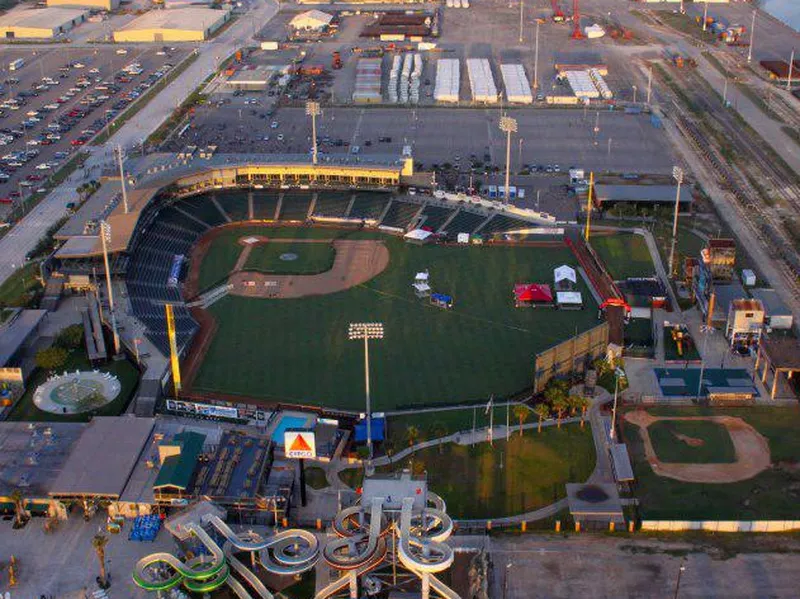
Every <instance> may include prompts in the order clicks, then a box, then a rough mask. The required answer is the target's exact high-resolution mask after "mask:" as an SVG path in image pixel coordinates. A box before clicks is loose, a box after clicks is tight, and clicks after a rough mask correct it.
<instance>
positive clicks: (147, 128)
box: [0, 0, 278, 284]
mask: <svg viewBox="0 0 800 599" xmlns="http://www.w3.org/2000/svg"><path fill="white" fill-rule="evenodd" d="M277 10H278V5H277V4H276V3H275V2H274V1H273V0H265V1H264V2H261V3H259V4H258V5H257V6H256V8H254V9H253V10H252V11H251V12H250V13H248V14H247V15H245V16H243V17H242V18H240V19H239V20H237V21H236V22H235V23H234V24H233V25H231V27H230V28H229V29H227V30H225V31H223V32H222V33H221V34H220V35H219V36H218V37H216V38H214V39H213V40H211V41H210V42H208V43H206V44H203V45H202V46H201V47H200V48H199V49H198V53H199V58H198V59H197V60H196V61H195V62H194V63H192V65H191V66H190V67H189V68H188V69H186V70H185V71H184V72H183V73H181V74H180V75H179V76H178V77H177V79H175V80H174V81H173V82H172V83H171V84H170V85H169V86H167V88H166V89H165V90H163V91H162V92H161V93H159V94H158V95H157V96H156V97H155V98H153V99H152V100H151V101H150V102H149V103H148V104H147V106H145V107H144V108H143V109H142V110H140V111H139V112H138V113H137V114H136V116H134V117H133V118H132V119H131V120H130V121H128V122H127V123H126V124H125V125H124V126H123V127H122V128H121V129H120V130H119V131H117V133H116V134H115V135H113V136H112V138H111V140H110V141H109V142H108V143H107V144H106V145H105V146H97V147H92V148H90V149H89V151H90V153H91V156H90V157H89V159H88V160H87V163H86V167H85V168H83V169H79V170H78V171H76V172H75V173H73V174H72V176H71V177H69V178H68V179H67V180H66V181H64V182H63V183H62V184H61V185H59V186H58V187H57V188H56V189H54V190H53V191H52V192H51V193H50V194H48V196H47V197H46V198H44V199H43V200H42V201H41V202H40V203H39V205H38V206H37V207H36V208H35V209H34V210H33V211H31V212H30V213H29V214H28V215H27V216H26V217H25V218H24V219H22V220H21V221H19V222H18V223H17V224H16V225H15V226H14V228H13V229H12V230H11V231H10V232H9V233H8V234H6V235H5V236H4V237H3V238H2V239H0V284H2V283H3V282H4V281H5V280H6V279H7V278H8V277H9V276H10V275H11V274H12V273H13V272H14V270H16V268H18V267H19V265H21V264H22V263H23V262H24V260H25V256H26V255H27V254H28V253H29V252H30V251H31V250H32V249H33V248H34V246H35V245H36V244H37V243H38V241H39V239H41V238H42V236H43V235H44V234H45V232H46V231H47V229H48V228H49V227H51V226H52V225H53V224H54V223H56V222H57V221H58V220H59V219H60V218H61V217H62V216H64V214H65V205H66V203H67V202H69V201H70V200H71V199H72V198H74V197H75V196H76V191H75V189H76V187H77V186H78V185H81V184H82V183H83V182H84V181H85V180H87V178H91V177H88V173H89V172H90V169H91V168H98V167H100V166H101V165H102V164H103V163H106V162H109V161H111V160H113V156H112V154H111V148H113V147H114V146H117V145H121V146H122V147H123V148H131V147H133V146H134V145H135V144H136V143H138V142H140V141H141V139H142V138H144V137H147V136H148V135H149V134H150V133H152V132H153V131H155V129H157V128H158V126H159V125H160V124H161V123H163V122H164V120H166V119H167V118H168V117H169V115H170V114H171V113H172V111H173V109H174V108H175V107H176V106H177V105H178V104H180V103H181V102H182V101H183V100H184V99H185V98H186V97H187V96H188V95H189V94H190V93H191V92H192V91H194V89H195V88H196V87H197V85H198V83H199V82H201V81H203V80H204V79H205V78H206V77H208V76H209V75H211V74H212V73H214V72H215V71H216V70H217V68H218V66H219V64H220V63H221V62H222V61H223V60H225V59H226V58H227V57H228V56H230V55H231V54H233V53H234V52H235V51H236V50H237V49H239V47H241V46H242V45H243V43H244V42H245V41H246V40H248V39H249V38H250V37H251V36H252V34H253V26H252V22H253V21H257V22H266V21H269V20H270V19H271V18H272V17H273V16H274V15H275V13H276V12H277ZM95 172H97V171H95Z"/></svg>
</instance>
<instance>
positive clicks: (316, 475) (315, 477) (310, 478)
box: [306, 466, 328, 489]
mask: <svg viewBox="0 0 800 599" xmlns="http://www.w3.org/2000/svg"><path fill="white" fill-rule="evenodd" d="M306 485H308V486H309V487H311V488H312V489H324V488H325V487H327V486H328V481H327V480H326V479H325V471H324V470H323V469H322V468H317V467H316V466H307V467H306Z"/></svg>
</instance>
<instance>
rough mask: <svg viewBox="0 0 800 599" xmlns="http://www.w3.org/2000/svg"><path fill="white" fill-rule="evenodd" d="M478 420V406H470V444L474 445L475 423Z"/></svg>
mask: <svg viewBox="0 0 800 599" xmlns="http://www.w3.org/2000/svg"><path fill="white" fill-rule="evenodd" d="M477 421H478V406H475V407H474V408H472V443H470V445H475V423H476V422H477Z"/></svg>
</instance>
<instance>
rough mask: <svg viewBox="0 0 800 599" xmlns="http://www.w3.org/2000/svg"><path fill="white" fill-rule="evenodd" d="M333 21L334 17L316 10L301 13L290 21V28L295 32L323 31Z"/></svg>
mask: <svg viewBox="0 0 800 599" xmlns="http://www.w3.org/2000/svg"><path fill="white" fill-rule="evenodd" d="M331 21H333V15H329V14H328V13H326V12H322V11H321V10H316V9H315V10H307V11H306V12H301V13H300V14H299V15H297V16H296V17H294V18H293V19H292V20H291V21H289V26H290V27H291V28H292V29H295V30H298V29H302V30H307V31H322V30H323V29H325V28H326V27H328V26H329V25H330V24H331Z"/></svg>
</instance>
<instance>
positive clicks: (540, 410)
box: [533, 403, 550, 433]
mask: <svg viewBox="0 0 800 599" xmlns="http://www.w3.org/2000/svg"><path fill="white" fill-rule="evenodd" d="M533 412H534V414H536V415H537V416H538V417H539V432H540V433H541V432H542V420H544V419H545V418H547V417H548V416H549V415H550V408H548V407H547V404H545V403H537V404H536V405H535V406H533Z"/></svg>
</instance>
